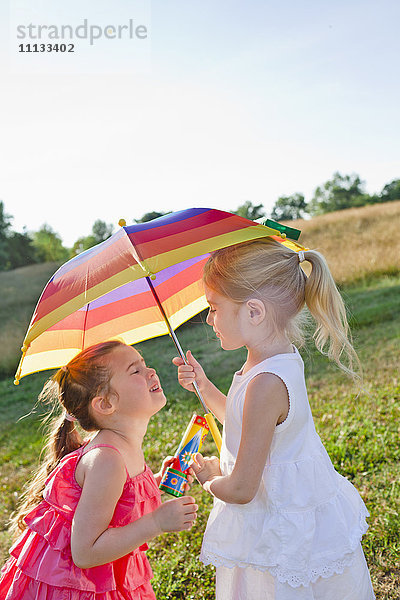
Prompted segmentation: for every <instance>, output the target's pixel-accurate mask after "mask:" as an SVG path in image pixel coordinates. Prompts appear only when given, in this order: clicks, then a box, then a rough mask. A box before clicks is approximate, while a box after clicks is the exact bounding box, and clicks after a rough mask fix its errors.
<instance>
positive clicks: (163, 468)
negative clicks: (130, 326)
mask: <svg viewBox="0 0 400 600" xmlns="http://www.w3.org/2000/svg"><path fill="white" fill-rule="evenodd" d="M174 460H175V457H174V456H167V457H166V458H164V460H163V462H162V465H161V469H160V471H159V472H158V473H156V474H155V475H154V479H155V480H156V482H157V485H160V483H161V479H162V478H163V477H164V473H165V471H166V470H167V469H168V467H170V466H171V465H172V464H173V462H174ZM187 480H188V481H187V483H185V486H184V487H185V492H188V491H189V490H190V488H191V485H192V483H193V481H194V472H193V469H192V468H190V469H189V470H188V473H187ZM161 493H162V494H163V493H164V492H163V491H161Z"/></svg>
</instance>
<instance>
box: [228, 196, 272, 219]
mask: <svg viewBox="0 0 400 600" xmlns="http://www.w3.org/2000/svg"><path fill="white" fill-rule="evenodd" d="M233 212H234V213H235V214H237V215H239V217H244V218H245V219H250V221H255V220H256V219H261V218H262V217H265V212H264V207H263V205H262V204H253V203H252V202H250V200H247V201H246V202H245V203H244V204H241V205H240V206H238V208H237V209H236V210H235V211H233Z"/></svg>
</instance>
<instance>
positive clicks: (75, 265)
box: [15, 208, 302, 446]
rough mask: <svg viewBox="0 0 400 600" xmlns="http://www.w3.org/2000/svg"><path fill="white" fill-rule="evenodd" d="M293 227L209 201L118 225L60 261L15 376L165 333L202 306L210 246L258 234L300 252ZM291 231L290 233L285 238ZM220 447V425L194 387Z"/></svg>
mask: <svg viewBox="0 0 400 600" xmlns="http://www.w3.org/2000/svg"><path fill="white" fill-rule="evenodd" d="M299 233H300V232H299V231H298V230H294V229H290V228H286V227H284V226H282V225H280V224H279V223H275V222H274V221H267V223H266V224H265V225H263V224H260V223H256V222H254V221H249V220H248V219H244V218H243V217H239V216H238V215H234V214H231V213H228V212H223V211H220V210H215V209H208V208H192V209H187V210H183V211H179V212H175V213H170V214H168V215H165V216H163V217H160V218H158V219H155V220H153V221H150V222H147V223H139V224H135V225H129V226H126V225H125V224H123V226H121V228H120V229H119V230H118V231H117V232H116V233H115V234H113V235H112V236H111V237H110V238H109V239H107V240H106V241H104V242H102V243H101V244H98V245H97V246H94V247H93V248H90V249H89V250H87V251H86V252H82V253H81V254H78V255H77V256H75V257H74V258H72V259H71V260H70V261H68V262H67V263H65V264H64V265H62V266H61V267H60V268H59V269H58V271H57V272H56V273H55V274H54V275H53V277H52V278H51V279H50V281H49V282H48V284H47V285H46V287H45V288H44V290H43V293H42V295H41V297H40V299H39V301H38V304H37V306H36V309H35V311H34V314H33V316H32V320H31V323H30V325H29V328H28V331H27V333H26V336H25V339H24V342H23V346H22V358H21V361H20V363H19V366H18V370H17V373H16V376H15V383H16V384H18V383H19V380H20V378H21V377H24V376H25V375H28V374H30V373H34V372H36V371H41V370H45V369H51V368H56V367H61V366H62V365H65V364H66V363H67V362H68V361H69V360H71V359H72V358H73V357H74V356H75V355H76V354H78V353H79V352H80V351H81V350H83V349H84V348H87V347H88V346H91V345H92V344H96V343H98V342H102V341H106V340H109V339H113V338H118V339H121V340H123V341H124V342H125V343H127V344H135V343H137V342H140V341H143V340H146V339H149V338H152V337H156V336H159V335H164V334H170V335H171V337H172V338H173V340H174V342H175V344H176V346H177V349H178V351H179V353H180V355H181V356H182V358H184V353H183V351H182V349H181V347H180V345H179V342H178V340H177V338H176V335H175V332H174V329H176V328H177V327H178V326H179V325H181V324H182V323H184V322H185V321H187V320H188V319H190V318H191V317H193V316H194V315H195V314H197V313H199V312H200V311H202V310H203V309H204V308H206V306H207V302H206V299H205V296H204V291H203V288H202V283H201V279H202V271H203V266H204V264H205V262H206V261H207V259H208V256H209V253H210V252H212V251H213V250H216V249H218V248H223V247H226V246H230V245H232V244H236V243H239V242H243V241H246V240H251V239H255V238H259V237H264V236H274V237H276V239H278V240H279V241H280V242H282V243H283V244H285V245H287V246H289V247H291V248H292V249H294V250H296V251H298V250H301V249H302V246H300V245H299V244H297V243H296V241H295V240H296V239H298V236H299ZM289 238H292V239H289ZM196 392H197V394H198V396H199V398H200V400H201V402H202V405H203V408H204V410H205V412H206V414H207V417H206V418H207V422H208V423H209V425H210V430H211V432H212V434H213V437H214V439H216V443H217V445H218V446H220V437H218V436H219V430H218V428H217V426H216V425H215V422H214V420H213V419H212V416H211V414H210V413H209V412H208V409H207V407H206V405H205V403H204V401H203V399H202V398H201V395H200V394H199V391H198V389H196Z"/></svg>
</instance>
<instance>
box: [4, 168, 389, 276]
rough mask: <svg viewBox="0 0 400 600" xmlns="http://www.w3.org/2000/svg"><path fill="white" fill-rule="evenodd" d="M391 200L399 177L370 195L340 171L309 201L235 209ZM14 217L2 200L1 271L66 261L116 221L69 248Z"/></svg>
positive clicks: (47, 230)
mask: <svg viewBox="0 0 400 600" xmlns="http://www.w3.org/2000/svg"><path fill="white" fill-rule="evenodd" d="M392 200H400V179H394V180H393V181H391V182H390V183H388V184H386V185H385V186H384V187H383V189H382V190H381V192H380V193H379V194H372V195H370V194H367V192H366V190H365V181H362V180H361V179H360V177H359V176H358V175H357V174H355V173H354V174H351V175H341V174H340V173H338V172H336V173H334V174H333V177H332V179H330V180H329V181H327V182H326V183H324V184H323V185H321V186H319V187H317V188H316V190H315V192H314V195H313V197H312V198H311V200H310V201H309V202H306V201H305V198H304V195H303V194H301V193H295V194H292V195H290V196H280V197H279V198H278V199H277V201H276V202H275V204H274V206H273V208H272V211H271V213H270V214H269V215H267V214H266V212H265V209H264V206H263V205H262V204H253V203H252V202H250V201H246V202H245V203H244V204H242V205H241V206H239V207H238V208H237V209H236V210H232V212H233V213H236V214H238V215H240V216H242V217H245V218H246V219H251V220H252V221H254V220H256V219H260V218H263V217H266V216H268V217H270V218H271V219H274V220H275V221H291V220H294V219H302V218H304V217H305V216H306V215H308V216H310V217H313V216H315V215H321V214H325V213H329V212H334V211H337V210H343V209H345V208H353V207H358V206H366V205H367V204H376V203H379V202H390V201H392ZM165 214H168V213H163V212H156V211H151V212H148V213H145V214H144V215H143V216H142V217H141V218H140V219H134V221H135V222H136V223H144V222H147V221H151V220H153V219H156V218H157V217H160V216H163V215H165ZM12 219H13V217H12V216H11V215H9V214H7V213H6V212H5V207H4V203H3V202H2V201H0V271H8V270H11V269H16V268H18V267H22V266H25V265H30V264H34V263H41V262H49V261H55V262H65V261H66V260H68V259H70V258H72V257H74V256H76V255H77V254H80V253H81V252H83V251H85V250H88V249H89V248H91V247H92V246H95V245H96V244H99V243H101V242H103V241H104V240H106V239H107V238H108V237H110V235H112V233H113V231H114V226H113V225H111V224H109V223H105V222H104V221H101V220H100V219H98V220H97V221H95V223H94V224H93V226H92V231H91V233H90V234H89V235H87V236H84V237H81V238H79V239H78V240H76V242H75V243H74V245H73V246H72V248H66V247H65V246H64V245H63V242H62V239H61V237H60V236H59V235H58V233H56V232H55V231H53V229H52V228H51V227H50V226H49V225H47V224H44V225H42V227H41V228H40V229H39V230H38V231H33V232H32V231H27V230H26V228H25V229H24V231H23V232H22V233H18V232H16V231H13V230H12V228H11V223H12Z"/></svg>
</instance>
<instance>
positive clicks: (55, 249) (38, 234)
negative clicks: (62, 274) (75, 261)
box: [32, 223, 69, 262]
mask: <svg viewBox="0 0 400 600" xmlns="http://www.w3.org/2000/svg"><path fill="white" fill-rule="evenodd" d="M32 237H33V246H34V247H35V254H36V258H37V261H38V262H50V261H64V260H67V259H68V256H69V252H68V250H67V249H66V248H64V246H63V245H62V241H61V238H60V236H59V235H58V234H57V233H56V232H55V231H53V230H52V228H51V227H50V226H49V225H47V224H46V223H45V224H44V225H42V227H41V228H40V229H39V231H35V232H34V233H33V236H32Z"/></svg>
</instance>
